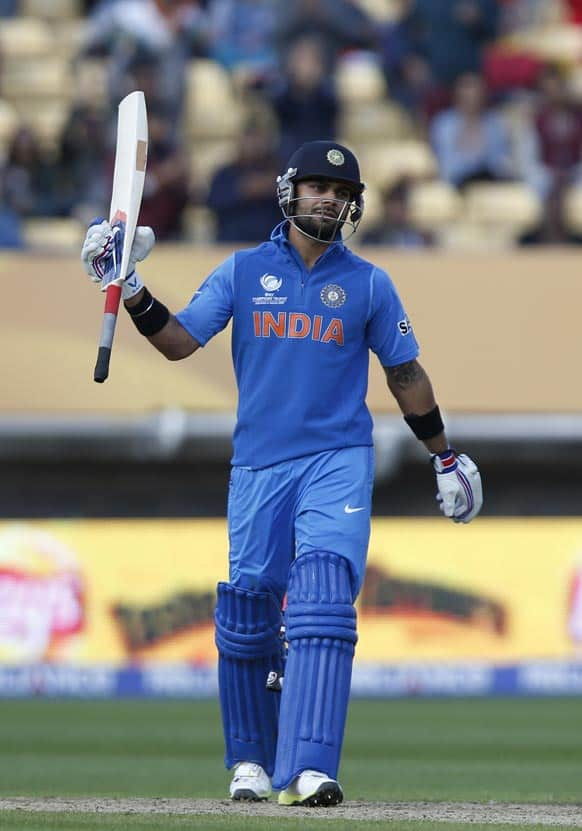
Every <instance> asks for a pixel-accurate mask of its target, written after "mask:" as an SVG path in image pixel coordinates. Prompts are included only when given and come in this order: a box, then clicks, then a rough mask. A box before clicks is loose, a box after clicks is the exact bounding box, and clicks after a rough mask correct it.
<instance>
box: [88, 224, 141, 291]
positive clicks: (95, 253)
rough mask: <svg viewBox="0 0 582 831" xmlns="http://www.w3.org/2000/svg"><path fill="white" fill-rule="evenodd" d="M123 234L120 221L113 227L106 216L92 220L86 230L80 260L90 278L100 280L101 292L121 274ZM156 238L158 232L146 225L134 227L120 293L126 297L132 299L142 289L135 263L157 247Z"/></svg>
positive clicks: (98, 281)
mask: <svg viewBox="0 0 582 831" xmlns="http://www.w3.org/2000/svg"><path fill="white" fill-rule="evenodd" d="M123 234H124V231H123V226H122V224H121V223H117V222H115V223H114V224H113V226H112V225H110V223H109V222H107V220H106V219H96V220H93V222H92V223H91V225H90V226H89V228H88V230H87V235H86V237H85V241H84V243H83V248H82V249H81V261H82V263H83V267H84V269H85V271H86V272H87V274H88V275H89V277H90V278H91V280H92V281H93V282H94V283H99V284H100V286H101V290H102V291H105V289H106V288H107V286H108V285H109V283H111V281H112V280H115V278H116V277H117V276H118V273H119V266H120V264H121V253H122V250H123ZM155 241H156V238H155V234H154V232H153V230H152V229H151V228H150V227H148V226H147V225H141V226H139V227H137V228H136V229H135V237H134V240H133V245H132V247H131V253H130V256H129V265H128V269H127V277H126V278H125V280H124V281H123V284H122V289H121V296H122V298H123V299H124V300H129V298H130V297H133V296H134V295H135V294H137V293H138V292H139V291H140V290H141V289H142V288H143V283H142V282H141V280H140V278H139V275H138V274H137V272H136V270H135V266H136V263H137V262H141V261H142V260H145V258H146V257H147V256H148V254H149V253H150V251H151V250H152V248H153V247H154V244H155Z"/></svg>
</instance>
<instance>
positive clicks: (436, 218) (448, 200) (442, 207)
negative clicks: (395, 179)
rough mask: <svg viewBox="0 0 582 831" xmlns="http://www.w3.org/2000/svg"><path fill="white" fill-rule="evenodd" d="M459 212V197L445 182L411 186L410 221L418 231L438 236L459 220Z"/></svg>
mask: <svg viewBox="0 0 582 831" xmlns="http://www.w3.org/2000/svg"><path fill="white" fill-rule="evenodd" d="M461 210H462V199H461V197H460V196H459V194H458V192H457V191H456V190H455V189H454V188H453V187H451V185H448V184H447V183H446V182H440V181H434V182H417V183H415V184H413V185H412V188H411V190H410V202H409V211H410V219H411V221H412V223H413V225H415V226H416V227H417V228H418V229H419V230H421V231H430V232H432V233H437V234H438V233H439V232H440V231H442V230H443V229H444V228H446V227H447V226H448V225H450V224H451V223H453V222H455V221H456V220H457V219H458V218H459V216H460V214H461Z"/></svg>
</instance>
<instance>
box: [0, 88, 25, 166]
mask: <svg viewBox="0 0 582 831" xmlns="http://www.w3.org/2000/svg"><path fill="white" fill-rule="evenodd" d="M19 123H20V118H19V116H18V113H17V112H16V109H15V108H14V106H13V105H12V104H11V103H10V102H9V101H5V100H4V99H2V98H0V161H1V160H2V157H3V155H4V154H5V152H6V149H7V147H8V144H9V142H10V139H11V138H12V136H13V135H14V132H15V131H16V128H17V127H18V125H19Z"/></svg>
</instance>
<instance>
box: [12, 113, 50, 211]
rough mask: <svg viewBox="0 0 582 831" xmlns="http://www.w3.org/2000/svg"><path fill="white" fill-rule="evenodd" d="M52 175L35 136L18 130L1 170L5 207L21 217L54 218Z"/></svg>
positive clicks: (23, 130) (24, 130)
mask: <svg viewBox="0 0 582 831" xmlns="http://www.w3.org/2000/svg"><path fill="white" fill-rule="evenodd" d="M55 180H56V174H55V170H54V167H53V166H52V165H51V164H50V163H49V161H48V159H47V158H46V155H45V153H44V151H43V150H42V148H41V146H40V144H39V142H38V139H37V138H36V136H35V134H34V133H33V132H32V130H30V129H29V128H28V127H20V128H19V129H18V130H17V131H16V133H15V134H14V136H13V138H12V140H11V142H10V144H9V146H8V151H7V154H6V162H5V165H4V169H3V171H2V190H3V193H4V201H5V204H6V205H8V206H9V208H10V209H11V210H12V211H13V212H14V213H16V214H17V215H18V216H21V217H35V216H54V215H55V214H56V213H57V203H56V195H55V185H56V181H55Z"/></svg>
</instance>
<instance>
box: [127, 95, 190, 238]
mask: <svg viewBox="0 0 582 831" xmlns="http://www.w3.org/2000/svg"><path fill="white" fill-rule="evenodd" d="M148 132H149V140H148V164H147V171H146V178H145V186H144V194H143V199H142V204H141V211H140V215H139V223H140V224H141V225H149V226H150V227H152V228H153V229H154V231H155V234H156V237H157V239H158V240H160V241H168V240H178V239H180V238H181V237H182V231H183V227H182V226H183V215H184V209H185V207H186V205H187V203H188V190H189V187H188V179H189V175H188V167H187V163H186V159H185V158H184V154H183V152H182V150H181V148H180V146H179V144H178V143H177V142H176V141H175V139H174V138H173V137H172V129H171V122H170V121H169V119H168V118H167V117H166V116H165V113H164V111H163V110H159V109H150V111H149V114H148Z"/></svg>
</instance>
